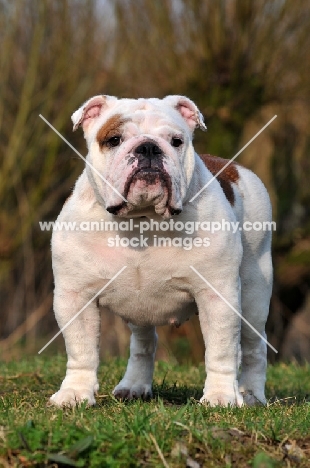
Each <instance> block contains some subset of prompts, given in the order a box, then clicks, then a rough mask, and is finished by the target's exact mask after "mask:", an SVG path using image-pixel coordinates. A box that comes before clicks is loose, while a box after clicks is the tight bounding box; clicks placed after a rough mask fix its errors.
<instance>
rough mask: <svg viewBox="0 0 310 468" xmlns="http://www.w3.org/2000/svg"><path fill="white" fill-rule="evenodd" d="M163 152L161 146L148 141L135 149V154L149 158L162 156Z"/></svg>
mask: <svg viewBox="0 0 310 468" xmlns="http://www.w3.org/2000/svg"><path fill="white" fill-rule="evenodd" d="M162 153H163V152H162V150H161V149H160V147H159V146H157V145H156V144H155V143H152V142H151V141H147V142H145V143H142V144H141V145H139V146H137V148H136V149H135V154H136V155H139V156H145V157H147V158H153V157H156V156H159V155H160V154H162Z"/></svg>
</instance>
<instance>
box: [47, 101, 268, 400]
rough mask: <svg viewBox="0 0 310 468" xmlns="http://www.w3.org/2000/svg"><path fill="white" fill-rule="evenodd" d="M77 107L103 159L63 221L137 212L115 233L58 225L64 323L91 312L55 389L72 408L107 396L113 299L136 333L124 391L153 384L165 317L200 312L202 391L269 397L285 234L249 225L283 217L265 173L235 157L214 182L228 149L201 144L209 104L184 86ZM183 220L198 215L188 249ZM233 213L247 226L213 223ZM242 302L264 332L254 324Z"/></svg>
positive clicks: (56, 260)
mask: <svg viewBox="0 0 310 468" xmlns="http://www.w3.org/2000/svg"><path fill="white" fill-rule="evenodd" d="M72 119H73V123H74V129H75V128H77V127H78V126H79V125H82V126H83V129H84V133H85V138H86V141H87V145H88V150H89V152H88V156H87V161H88V163H89V165H87V166H86V168H85V170H84V171H83V173H82V175H81V176H80V178H79V179H78V181H77V183H76V185H75V188H74V191H73V193H72V195H71V196H70V198H69V199H68V201H67V202H66V203H65V205H64V207H63V210H62V211H61V213H60V215H59V217H58V222H72V221H74V222H75V223H76V226H82V225H83V223H84V225H85V223H86V224H87V225H88V226H90V225H91V223H93V222H98V221H100V222H111V223H113V222H115V221H118V223H121V222H122V221H123V222H124V223H126V222H127V223H128V222H129V221H130V222H131V229H130V230H129V231H126V230H124V231H123V230H117V235H116V232H114V233H113V236H114V237H113V242H112V243H111V232H110V231H88V232H85V231H84V230H82V229H80V228H77V229H76V230H74V231H70V232H68V231H54V233H53V237H52V258H53V271H54V277H55V294H54V310H55V315H56V318H57V321H58V324H59V326H60V328H63V327H65V326H66V325H67V323H68V322H69V321H70V320H71V319H72V318H73V317H74V316H75V315H77V314H78V313H79V312H80V311H81V312H80V313H79V314H78V315H77V316H76V318H75V319H74V320H73V321H72V322H71V323H70V325H69V326H67V327H66V328H65V329H64V330H63V334H64V338H65V342H66V349H67V353H68V365H67V373H66V377H65V379H64V381H63V383H62V385H61V388H60V390H59V391H58V392H57V393H55V394H54V395H53V396H52V397H51V400H50V401H51V402H52V403H53V404H56V405H59V406H62V405H74V404H76V402H78V401H82V400H87V401H88V403H89V404H94V403H95V398H94V394H95V393H96V391H97V390H98V382H97V376H96V373H97V367H98V359H99V358H98V347H99V311H98V309H99V308H102V309H103V310H104V309H105V308H107V309H109V310H111V311H112V312H114V313H116V314H118V315H120V316H121V317H122V318H123V319H124V320H126V321H127V322H128V324H129V327H130V329H131V331H132V336H131V344H130V358H129V362H128V366H127V370H126V373H125V376H124V378H123V379H122V381H121V382H120V383H119V384H118V385H117V386H116V388H115V389H114V392H113V393H114V395H115V396H116V397H120V398H135V397H140V396H142V397H148V396H150V395H151V387H152V377H153V370H154V357H155V351H156V342H157V336H156V331H155V326H157V325H165V324H175V325H179V324H181V323H182V322H184V321H185V320H187V319H188V318H189V317H190V316H191V315H193V314H195V313H198V314H199V320H200V324H201V330H202V333H203V337H204V341H205V345H206V371H207V379H206V383H205V387H204V393H203V396H202V399H201V401H206V402H209V403H210V404H212V405H216V404H223V405H227V404H237V405H242V403H243V402H244V401H245V402H246V403H248V404H254V403H255V402H257V401H260V402H262V403H265V395H264V386H265V373H266V343H265V341H264V340H263V339H262V338H261V336H262V337H265V336H266V335H265V322H266V319H267V316H268V310H269V301H270V295H271V287H272V264H271V255H270V243H271V233H270V231H262V230H260V231H256V230H248V231H247V230H243V229H242V227H241V226H243V225H244V223H245V222H247V223H254V222H260V223H263V222H266V221H267V222H268V221H270V220H271V207H270V201H269V197H268V194H267V192H266V189H265V187H264V186H263V184H262V182H261V181H260V180H259V179H258V178H257V177H256V176H255V175H254V174H253V173H252V172H251V171H249V170H247V169H245V168H243V167H241V166H239V165H235V164H232V165H230V166H229V167H228V168H226V169H224V171H223V172H222V173H221V175H219V177H218V179H214V180H212V179H213V175H215V174H216V173H217V172H218V171H219V170H220V169H221V168H223V167H224V163H223V160H221V159H220V158H214V157H211V156H209V155H205V156H203V157H200V156H198V155H197V154H196V153H195V151H194V148H193V145H192V134H193V131H194V129H195V128H196V127H201V128H205V127H204V123H203V119H202V116H201V114H200V112H199V110H198V109H197V107H196V106H195V104H194V103H193V102H192V101H190V100H189V99H187V98H185V97H182V96H168V97H167V98H165V99H163V100H159V99H138V100H131V99H121V100H118V99H116V98H114V97H109V96H96V97H94V98H92V99H90V100H89V101H87V102H86V103H85V104H84V105H83V106H82V107H81V108H80V109H79V110H78V111H76V112H75V113H74V114H73V116H72ZM102 177H103V179H102ZM208 183H209V185H208V186H207V187H206V188H205V189H204V190H203V191H202V193H201V194H200V195H199V196H198V197H196V198H194V200H192V201H191V199H192V198H193V197H195V195H196V194H197V193H198V192H199V191H200V190H201V189H202V188H203V187H204V186H205V185H206V184H208ZM171 220H173V221H175V222H176V221H178V222H179V225H182V223H183V225H184V226H191V227H193V232H192V239H196V240H195V243H194V246H193V247H192V248H188V247H186V248H183V247H184V244H185V241H184V239H185V238H187V237H188V235H187V233H186V232H184V231H182V232H177V233H176V232H175V230H174V231H173V230H171V229H166V228H167V225H169V226H172V225H171V224H169V223H170V222H171ZM223 220H225V222H226V223H227V224H226V226H228V225H230V226H232V225H236V224H235V223H239V225H240V227H241V229H239V227H238V228H237V229H235V230H234V231H235V232H232V229H229V230H228V229H226V230H216V231H215V232H206V230H205V229H204V224H203V223H204V222H206V221H212V222H213V223H218V225H219V224H221V225H222V224H223ZM163 221H165V224H160V223H162V222H163ZM151 222H153V223H154V225H155V226H157V225H156V223H158V225H159V226H163V227H164V229H162V230H159V231H158V230H155V229H153V230H148V231H147V232H144V235H143V236H142V237H141V232H143V229H144V228H145V226H146V223H151ZM186 223H187V224H186ZM188 223H190V224H188ZM176 234H177V237H178V242H179V244H178V245H179V246H177V247H176V246H175V245H173V241H174V239H175V237H176ZM206 235H207V236H208V243H206ZM117 236H118V237H117ZM160 236H164V238H165V245H164V247H158V245H157V241H158V237H160ZM116 239H117V242H116ZM137 239H138V240H139V241H141V242H140V243H138V244H137ZM146 239H147V240H146ZM197 239H198V240H197ZM199 239H200V240H199ZM169 241H171V242H169ZM183 243H184V244H183ZM186 245H188V244H186ZM124 266H125V267H126V269H124V270H123V271H122V272H121V273H120V274H119V276H117V277H115V276H116V275H117V274H118V272H120V271H121V270H122V268H123V267H124ZM191 267H194V269H193V268H191ZM199 274H200V275H201V276H200V277H199ZM204 279H205V280H206V281H204ZM111 280H112V281H111ZM105 286H106V288H105ZM99 291H101V292H100V293H99V294H98V292H99ZM94 296H95V298H94ZM85 306H86V307H85ZM241 314H242V315H243V316H244V318H245V319H246V320H247V321H248V322H250V324H251V325H252V326H253V327H254V328H255V329H256V330H257V332H258V334H259V335H261V336H259V335H258V334H256V333H255V332H254V331H253V329H251V328H250V327H249V326H248V325H247V324H245V323H241V319H240V315H241ZM241 325H242V326H241ZM240 342H241V348H242V362H241V369H242V371H241V375H240V376H239V381H238V368H239V363H238V348H239V343H240Z"/></svg>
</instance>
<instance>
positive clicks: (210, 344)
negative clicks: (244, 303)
mask: <svg viewBox="0 0 310 468" xmlns="http://www.w3.org/2000/svg"><path fill="white" fill-rule="evenodd" d="M213 285H214V286H215V288H216V289H217V290H220V289H221V287H220V286H221V285H216V284H213ZM218 288H219V289H218ZM229 289H230V288H227V287H225V289H224V291H220V292H221V294H222V295H223V297H225V299H226V298H227V299H228V301H229V303H230V304H231V305H232V306H233V307H234V308H235V309H236V310H237V311H238V312H240V300H239V294H238V285H237V293H234V290H231V291H230V292H231V294H229ZM196 302H197V305H198V310H199V320H200V326H201V331H202V334H203V338H204V342H205V347H206V352H205V364H206V372H207V378H206V381H205V387H204V393H203V396H202V398H201V400H200V401H201V403H209V404H210V405H212V406H216V405H223V406H227V405H229V404H230V405H237V406H241V405H242V403H243V398H242V396H241V394H240V392H239V389H238V381H237V375H238V346H239V341H240V325H241V324H240V318H239V316H238V315H237V314H236V312H234V311H233V310H232V309H231V308H230V307H229V306H228V305H227V304H226V303H225V302H224V301H223V299H221V298H220V297H219V296H217V295H216V294H215V293H214V294H213V293H212V291H211V294H210V290H208V291H201V292H200V294H199V297H198V298H197V299H196Z"/></svg>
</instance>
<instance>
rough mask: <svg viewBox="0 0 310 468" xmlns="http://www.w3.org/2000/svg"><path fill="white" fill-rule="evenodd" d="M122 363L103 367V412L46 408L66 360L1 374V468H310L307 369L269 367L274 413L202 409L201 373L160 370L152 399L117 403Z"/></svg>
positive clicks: (0, 368)
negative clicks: (115, 388)
mask: <svg viewBox="0 0 310 468" xmlns="http://www.w3.org/2000/svg"><path fill="white" fill-rule="evenodd" d="M125 365H126V363H125V361H122V360H109V361H108V362H104V363H102V364H101V366H100V370H99V381H100V384H101V387H100V393H99V395H98V398H97V403H98V404H97V406H96V407H94V408H87V407H86V406H85V405H84V404H83V405H81V406H80V407H78V408H75V409H65V410H59V409H56V408H54V407H47V406H46V402H47V399H48V397H49V396H50V395H51V394H52V393H54V392H55V391H56V390H58V387H59V384H60V382H61V380H62V378H63V376H64V372H65V358H64V356H59V355H58V356H55V357H54V358H46V357H45V358H44V357H37V358H32V359H28V360H27V361H26V360H25V361H19V362H12V363H9V364H1V365H0V376H1V377H0V466H3V467H8V466H10V467H11V466H15V467H19V466H23V467H32V466H42V467H57V466H58V467H65V466H78V467H82V466H85V467H126V468H127V467H144V466H145V467H153V466H159V467H160V466H169V467H185V466H189V467H194V468H196V467H197V468H198V467H199V466H203V467H213V466H215V467H217V466H219V467H230V466H233V467H238V468H239V467H240V468H242V467H254V468H271V467H282V466H287V467H293V466H294V467H295V466H298V467H309V466H310V461H309V459H310V403H309V398H308V395H309V394H310V367H309V365H307V366H306V365H305V366H302V367H300V366H297V365H285V364H280V365H277V366H273V367H269V370H268V385H267V396H268V398H269V405H268V406H267V407H266V408H264V407H255V408H246V407H245V408H209V407H206V406H202V405H200V404H199V403H198V401H197V400H199V398H200V396H201V394H202V388H203V381H204V368H203V366H202V365H200V366H199V367H195V366H175V365H171V364H168V363H165V362H159V363H157V366H156V369H155V379H154V398H153V399H152V400H151V401H149V402H143V401H140V400H138V401H133V402H120V401H117V400H115V399H114V398H113V397H112V394H111V392H112V389H113V387H114V385H115V384H116V383H117V382H118V381H119V379H120V378H121V376H122V374H123V372H124V369H125Z"/></svg>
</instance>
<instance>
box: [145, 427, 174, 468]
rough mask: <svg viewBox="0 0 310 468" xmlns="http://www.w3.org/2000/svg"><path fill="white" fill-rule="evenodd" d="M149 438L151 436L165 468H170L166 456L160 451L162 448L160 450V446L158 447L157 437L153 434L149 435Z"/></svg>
mask: <svg viewBox="0 0 310 468" xmlns="http://www.w3.org/2000/svg"><path fill="white" fill-rule="evenodd" d="M149 436H150V439H151V441H152V442H153V444H154V445H155V448H156V450H157V452H158V455H159V457H160V459H161V461H162V462H163V465H164V466H165V468H169V465H168V463H167V462H166V460H165V457H164V455H163V452H162V451H161V450H160V448H159V446H158V443H157V441H156V439H155V437H154V436H153V434H149Z"/></svg>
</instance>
